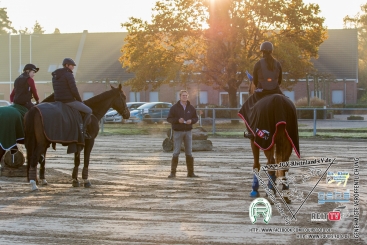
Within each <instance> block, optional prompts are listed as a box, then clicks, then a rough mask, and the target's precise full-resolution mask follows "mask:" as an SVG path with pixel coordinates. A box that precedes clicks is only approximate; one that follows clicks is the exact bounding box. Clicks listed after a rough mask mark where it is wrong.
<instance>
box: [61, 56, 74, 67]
mask: <svg viewBox="0 0 367 245" xmlns="http://www.w3.org/2000/svg"><path fill="white" fill-rule="evenodd" d="M67 64H68V65H73V66H76V64H75V62H74V60H73V59H72V58H65V59H64V60H63V61H62V65H63V66H65V65H67Z"/></svg>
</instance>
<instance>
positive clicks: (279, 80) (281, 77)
mask: <svg viewBox="0 0 367 245" xmlns="http://www.w3.org/2000/svg"><path fill="white" fill-rule="evenodd" d="M277 66H278V68H279V77H278V84H279V85H280V84H281V83H282V79H283V75H282V74H283V70H282V65H281V64H280V63H279V62H277Z"/></svg>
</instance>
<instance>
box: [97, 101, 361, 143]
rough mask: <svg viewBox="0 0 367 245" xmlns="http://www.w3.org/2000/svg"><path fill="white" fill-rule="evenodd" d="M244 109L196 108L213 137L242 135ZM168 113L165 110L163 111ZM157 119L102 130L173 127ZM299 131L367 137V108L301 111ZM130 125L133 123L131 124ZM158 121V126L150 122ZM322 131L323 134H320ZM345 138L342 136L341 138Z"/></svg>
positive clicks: (310, 133) (299, 114)
mask: <svg viewBox="0 0 367 245" xmlns="http://www.w3.org/2000/svg"><path fill="white" fill-rule="evenodd" d="M239 109H240V108H196V110H197V113H198V116H199V122H198V123H197V126H202V127H203V128H205V129H206V130H207V131H208V132H211V134H212V135H221V136H241V135H243V132H244V130H245V129H246V126H245V125H244V122H243V121H242V119H241V118H239V117H237V112H238V111H239ZM162 110H164V109H162ZM163 114H164V113H163V112H162V113H158V115H161V116H156V117H151V118H150V119H149V120H144V121H140V122H139V123H126V121H125V122H124V123H123V124H121V123H120V124H118V125H119V126H117V125H116V124H114V125H113V124H103V123H102V124H101V131H102V132H104V131H105V130H107V131H108V130H109V129H111V128H114V130H115V131H118V130H117V129H116V128H121V129H123V128H125V129H130V131H131V132H133V131H134V130H138V129H141V130H144V132H145V133H150V132H159V131H162V132H163V131H165V130H166V129H169V128H170V124H168V123H167V121H166V116H163ZM297 118H298V128H299V132H300V134H301V135H304V136H316V135H326V136H327V135H330V134H333V135H334V136H338V134H341V135H342V134H347V135H349V136H350V137H357V138H359V137H362V138H367V108H297ZM127 122H129V121H127ZM149 122H154V123H149ZM318 132H319V134H318ZM341 137H342V136H341Z"/></svg>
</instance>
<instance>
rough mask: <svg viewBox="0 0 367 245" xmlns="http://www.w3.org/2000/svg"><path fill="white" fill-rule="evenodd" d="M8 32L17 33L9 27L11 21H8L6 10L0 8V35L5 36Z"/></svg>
mask: <svg viewBox="0 0 367 245" xmlns="http://www.w3.org/2000/svg"><path fill="white" fill-rule="evenodd" d="M9 32H12V33H17V31H16V30H15V29H14V28H13V27H12V26H11V21H10V20H9V17H8V12H7V11H6V8H0V34H7V33H9Z"/></svg>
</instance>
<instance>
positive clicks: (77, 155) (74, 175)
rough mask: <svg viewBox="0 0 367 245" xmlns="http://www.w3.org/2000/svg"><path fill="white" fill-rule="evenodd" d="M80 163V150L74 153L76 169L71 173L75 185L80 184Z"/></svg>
mask: <svg viewBox="0 0 367 245" xmlns="http://www.w3.org/2000/svg"><path fill="white" fill-rule="evenodd" d="M79 165H80V151H78V152H75V153H74V169H73V173H72V175H71V178H72V179H73V187H79V186H80V184H79V180H78V171H79Z"/></svg>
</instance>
